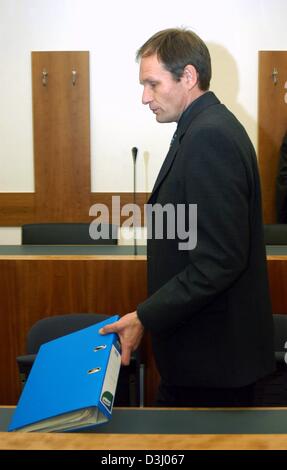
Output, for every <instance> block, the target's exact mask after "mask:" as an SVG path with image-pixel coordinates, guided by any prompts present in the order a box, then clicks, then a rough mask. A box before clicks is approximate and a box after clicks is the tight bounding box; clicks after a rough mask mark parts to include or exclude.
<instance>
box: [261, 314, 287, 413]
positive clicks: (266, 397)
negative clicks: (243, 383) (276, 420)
mask: <svg viewBox="0 0 287 470" xmlns="http://www.w3.org/2000/svg"><path fill="white" fill-rule="evenodd" d="M273 323H274V352H275V359H276V370H275V371H274V372H273V373H272V374H269V375H268V376H266V377H263V378H262V379H260V380H258V382H257V383H256V387H255V399H254V405H255V406H287V363H286V353H287V344H286V343H287V314H273ZM285 345H286V346H285Z"/></svg>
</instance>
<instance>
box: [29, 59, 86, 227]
mask: <svg viewBox="0 0 287 470" xmlns="http://www.w3.org/2000/svg"><path fill="white" fill-rule="evenodd" d="M32 78H33V80H32V81H33V123H34V160H35V190H36V194H37V202H36V205H37V207H36V213H37V216H38V219H39V220H40V221H43V220H44V221H45V222H49V221H50V220H52V221H61V220H66V221H77V220H78V218H79V217H82V214H83V212H85V211H86V215H87V217H88V214H89V206H90V185H91V176H90V93H89V53H88V52H32ZM41 214H42V215H41ZM41 217H42V219H41Z"/></svg>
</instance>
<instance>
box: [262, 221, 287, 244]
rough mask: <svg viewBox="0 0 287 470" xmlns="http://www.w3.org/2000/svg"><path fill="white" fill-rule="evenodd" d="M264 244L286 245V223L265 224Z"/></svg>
mask: <svg viewBox="0 0 287 470" xmlns="http://www.w3.org/2000/svg"><path fill="white" fill-rule="evenodd" d="M264 241H265V245H287V224H265V225H264Z"/></svg>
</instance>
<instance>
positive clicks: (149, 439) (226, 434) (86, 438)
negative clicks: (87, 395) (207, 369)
mask: <svg viewBox="0 0 287 470" xmlns="http://www.w3.org/2000/svg"><path fill="white" fill-rule="evenodd" d="M12 411H13V410H12V409H7V408H1V409H0V428H1V431H2V432H0V449H6V450H7V449H10V450H20V449H26V450H36V449H37V450H38V449H42V450H95V449H99V450H109V451H110V450H122V449H129V450H138V449H142V450H148V451H150V450H153V449H154V450H190V449H193V450H207V449H208V450H212V449H213V450H214V449H216V450H219V449H223V450H227V449H232V450H237V449H238V450H239V449H240V450H242V449H248V450H251V449H252V450H256V449H257V450H271V449H272V450H275V449H276V450H286V449H287V408H281V409H263V408H262V409H255V408H249V409H248V408H246V409H226V410H220V409H214V410H212V409H201V410H199V409H198V410H195V409H168V410H165V409H156V408H154V409H145V408H143V409H120V408H119V409H117V408H115V409H114V410H113V416H112V419H111V421H110V423H108V424H107V425H103V426H101V427H98V428H94V430H93V432H89V433H66V434H65V433H50V434H48V433H7V432H3V430H4V429H6V425H7V424H6V423H8V422H9V420H10V418H11V414H12ZM4 422H5V424H4Z"/></svg>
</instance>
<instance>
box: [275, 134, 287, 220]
mask: <svg viewBox="0 0 287 470" xmlns="http://www.w3.org/2000/svg"><path fill="white" fill-rule="evenodd" d="M276 218H277V223H278V224H286V223H287V132H286V134H285V135H284V137H283V141H282V144H281V147H280V155H279V165H278V174H277V178H276Z"/></svg>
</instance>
